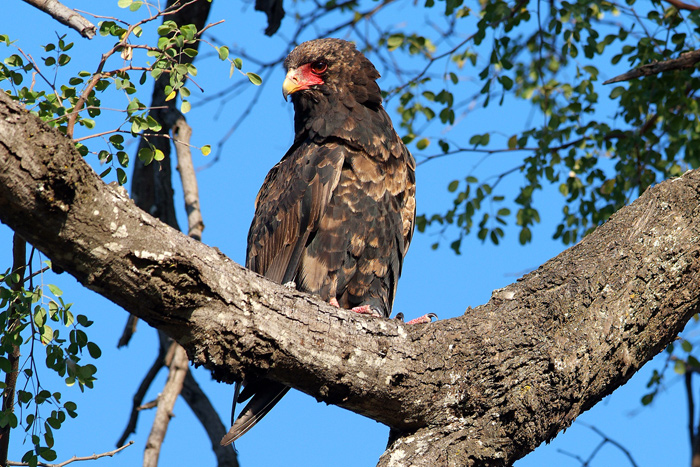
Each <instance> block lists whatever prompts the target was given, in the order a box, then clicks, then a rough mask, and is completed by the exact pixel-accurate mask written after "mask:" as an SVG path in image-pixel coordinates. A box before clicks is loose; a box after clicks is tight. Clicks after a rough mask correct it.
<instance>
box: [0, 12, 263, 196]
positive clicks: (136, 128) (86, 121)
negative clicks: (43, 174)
mask: <svg viewBox="0 0 700 467" xmlns="http://www.w3.org/2000/svg"><path fill="white" fill-rule="evenodd" d="M181 3H186V2H181ZM143 4H144V3H143V2H141V1H132V0H126V1H125V0H121V1H119V5H120V6H121V7H122V8H129V9H130V10H131V11H137V10H139V8H140V7H141V6H143ZM174 10H175V8H174V7H171V8H169V9H165V10H163V11H159V12H157V13H155V14H153V15H151V16H148V17H147V18H145V19H143V20H140V21H138V22H136V23H134V24H128V23H126V22H124V21H123V20H116V19H114V20H105V21H102V22H100V23H99V29H98V31H99V34H100V35H101V36H104V37H113V38H115V40H116V42H115V44H114V46H113V47H112V48H111V49H110V50H108V51H106V52H105V53H104V54H103V55H102V57H101V58H100V60H99V62H98V63H97V66H96V69H95V71H94V72H89V71H79V72H78V73H77V74H76V75H75V76H70V77H68V78H61V79H59V75H60V71H61V68H63V67H65V66H66V65H68V64H69V63H70V62H71V56H70V55H69V51H70V50H71V49H72V47H73V43H72V42H70V43H67V42H66V41H65V37H66V36H65V35H64V36H59V37H58V38H57V41H56V42H55V43H49V44H46V45H45V46H44V51H45V52H47V53H49V55H48V56H46V57H45V58H43V66H42V64H39V63H37V61H35V60H33V59H32V57H31V55H29V54H27V53H25V52H24V51H23V50H22V49H21V48H19V47H16V50H17V53H13V54H11V55H10V56H9V57H7V58H5V59H4V61H3V63H0V82H2V81H7V82H8V83H9V85H10V86H11V88H12V92H11V95H12V97H14V98H15V99H17V100H19V101H21V102H22V103H23V104H25V105H26V106H27V107H28V108H29V109H30V111H31V112H33V113H34V114H36V115H37V116H39V117H40V118H41V119H42V120H44V121H45V122H47V123H48V124H49V125H51V126H53V127H55V128H57V129H58V130H60V131H61V132H63V133H65V134H67V135H68V136H71V137H73V138H74V140H75V141H76V143H77V147H78V149H79V150H80V152H81V154H82V155H83V156H87V155H88V154H90V153H92V154H95V155H97V157H98V159H99V161H100V162H101V163H102V164H106V165H108V166H107V168H106V169H105V170H104V171H103V172H102V173H101V174H100V176H101V177H106V176H107V175H108V174H110V173H111V172H112V169H114V168H115V167H116V171H115V172H116V178H117V181H118V182H119V184H121V185H123V184H124V183H126V181H127V176H126V172H125V171H124V169H125V168H127V167H128V164H129V155H128V154H127V152H126V150H125V146H124V143H125V135H126V136H127V137H128V136H130V137H136V136H144V138H145V139H146V141H148V138H149V137H150V136H155V135H156V134H158V132H159V131H160V130H161V128H162V127H161V124H160V123H159V122H158V121H156V120H155V119H154V118H153V117H152V116H151V115H150V114H149V112H150V111H151V110H152V109H151V108H149V107H148V106H147V105H146V104H144V103H143V102H141V101H140V100H139V98H138V96H137V89H138V87H139V86H144V85H146V83H147V82H148V80H149V78H151V79H161V78H162V79H167V80H168V85H167V87H166V90H167V98H166V101H170V100H172V99H175V98H176V97H180V99H181V102H180V111H181V112H182V113H183V114H184V113H187V112H188V111H189V110H190V108H191V105H190V102H189V101H188V97H189V96H190V94H191V91H190V87H189V84H192V85H194V86H197V83H196V80H195V78H196V76H197V68H196V67H195V66H194V65H192V63H191V61H192V59H193V58H194V57H196V56H197V54H198V51H197V50H196V49H195V48H193V47H192V45H193V44H194V43H195V42H205V43H207V44H208V42H206V41H204V40H203V39H202V37H201V35H202V32H203V31H197V28H196V27H195V26H194V25H192V24H185V25H178V24H176V23H175V22H174V21H169V20H166V21H164V22H163V23H162V24H161V25H160V26H159V27H158V28H157V30H156V32H157V34H158V36H159V38H158V40H157V45H156V46H151V45H148V43H147V41H146V39H144V37H145V36H143V33H144V28H145V27H147V25H149V23H153V22H154V21H156V20H160V19H162V18H163V17H167V15H168V14H170V13H171V12H172V11H174ZM0 42H2V43H4V44H5V45H6V46H14V42H13V41H12V40H11V39H10V38H9V37H8V36H7V35H0ZM209 45H211V44H209ZM212 47H213V48H215V49H216V51H217V54H218V56H219V58H220V59H221V60H222V61H223V60H228V61H229V62H230V64H231V73H230V74H231V75H232V74H233V73H234V71H239V72H240V73H242V74H244V75H245V76H246V77H247V78H248V79H249V80H250V82H251V83H253V84H255V85H259V84H260V83H261V82H262V80H261V78H260V77H259V76H258V75H256V74H255V73H252V72H248V73H243V72H242V71H241V68H242V61H241V60H240V59H238V58H236V59H231V58H229V52H228V48H227V47H226V46H220V47H216V46H213V45H212ZM139 53H140V54H139ZM141 55H143V56H141ZM111 58H114V60H113V61H119V62H120V65H121V66H118V67H115V68H112V69H109V68H108V64H110V63H111V61H110V59H111ZM44 67H45V68H44ZM47 69H49V70H51V69H52V70H53V76H51V73H50V72H48V71H46V70H47ZM29 74H32V75H36V76H38V77H39V78H41V80H42V81H43V82H44V84H45V85H46V89H40V88H39V87H38V86H35V85H34V82H33V80H32V83H31V84H30V85H29V86H27V84H26V83H25V77H26V76H27V75H29ZM34 77H35V76H33V78H34ZM111 90H114V91H118V92H120V93H123V94H124V96H125V97H126V98H127V101H128V104H127V106H126V107H125V108H124V109H123V112H124V114H125V118H124V120H123V122H122V123H121V124H120V125H119V126H118V127H117V128H113V129H109V130H107V131H100V132H98V133H95V134H88V135H86V136H82V137H78V138H76V137H74V128H75V126H76V125H79V126H82V127H85V128H86V129H87V130H92V129H94V128H95V125H96V121H95V118H96V117H99V116H100V115H101V114H102V111H103V109H102V103H101V100H100V96H102V95H103V94H104V93H105V92H108V91H111ZM158 135H159V136H163V135H162V134H158ZM95 138H100V139H101V140H102V141H103V142H104V143H106V146H107V148H106V149H100V150H95V149H90V148H88V146H86V145H85V144H84V141H87V140H90V139H95ZM200 150H201V151H202V153H203V154H204V155H207V154H209V152H210V151H211V148H210V146H209V145H205V146H203V147H201V148H200ZM137 156H138V157H139V159H141V160H142V161H143V162H144V163H145V164H150V163H151V162H152V161H154V160H156V161H160V160H162V159H163V157H164V155H163V152H162V151H161V150H159V149H157V148H156V147H155V146H154V145H153V144H150V143H149V147H144V148H142V149H140V150H139V152H138V155H137Z"/></svg>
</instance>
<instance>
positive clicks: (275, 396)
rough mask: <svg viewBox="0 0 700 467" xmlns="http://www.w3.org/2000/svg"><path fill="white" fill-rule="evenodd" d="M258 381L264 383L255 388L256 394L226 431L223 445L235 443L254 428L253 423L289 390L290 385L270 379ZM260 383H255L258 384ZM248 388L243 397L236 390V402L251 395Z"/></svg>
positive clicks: (222, 440)
mask: <svg viewBox="0 0 700 467" xmlns="http://www.w3.org/2000/svg"><path fill="white" fill-rule="evenodd" d="M256 383H258V384H259V383H262V384H260V387H257V388H255V389H256V390H255V394H253V398H252V399H251V400H250V402H248V404H247V405H246V406H245V408H244V409H243V410H242V411H241V414H240V415H239V416H238V418H237V419H236V421H235V422H234V423H233V426H232V427H231V429H230V430H229V431H228V433H226V436H224V437H223V438H222V439H221V445H222V446H227V445H229V444H231V443H233V442H234V441H236V440H237V439H238V438H240V437H241V436H243V435H244V434H245V433H246V432H247V431H248V430H250V429H251V428H253V425H255V424H256V423H258V422H259V421H260V420H261V419H262V418H263V417H264V416H265V415H267V413H268V412H269V411H270V410H272V408H273V407H274V406H275V404H277V403H278V402H279V400H280V399H282V397H283V396H284V395H285V394H287V391H289V387H288V386H285V385H284V384H280V383H275V382H273V381H269V380H264V382H262V381H261V382H257V381H256ZM258 384H255V385H256V386H258ZM246 389H248V388H247V387H246V388H245V389H244V390H243V392H242V393H241V396H243V397H238V391H236V393H237V394H236V399H237V400H236V402H241V401H244V400H245V399H247V398H248V397H250V395H248V396H246V395H245V393H247V392H248V391H246Z"/></svg>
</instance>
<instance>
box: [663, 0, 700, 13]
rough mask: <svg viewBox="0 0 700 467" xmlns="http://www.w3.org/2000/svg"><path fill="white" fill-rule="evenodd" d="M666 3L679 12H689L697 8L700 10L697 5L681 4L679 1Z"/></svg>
mask: <svg viewBox="0 0 700 467" xmlns="http://www.w3.org/2000/svg"><path fill="white" fill-rule="evenodd" d="M666 2H667V3H670V4H671V5H673V6H675V7H676V8H678V9H679V10H690V11H695V10H697V9H698V8H700V7H699V6H697V5H691V4H689V3H685V2H682V1H681V0H666Z"/></svg>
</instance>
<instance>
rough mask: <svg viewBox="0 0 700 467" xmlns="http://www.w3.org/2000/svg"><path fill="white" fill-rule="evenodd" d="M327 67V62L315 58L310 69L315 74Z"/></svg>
mask: <svg viewBox="0 0 700 467" xmlns="http://www.w3.org/2000/svg"><path fill="white" fill-rule="evenodd" d="M327 69H328V64H327V63H326V62H324V61H323V60H317V61H315V62H313V63H312V64H311V71H312V72H314V73H315V74H317V75H320V74H321V73H323V72H324V71H326V70H327Z"/></svg>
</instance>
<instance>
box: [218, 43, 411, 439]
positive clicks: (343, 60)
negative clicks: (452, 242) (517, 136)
mask: <svg viewBox="0 0 700 467" xmlns="http://www.w3.org/2000/svg"><path fill="white" fill-rule="evenodd" d="M284 66H285V68H286V69H287V71H288V72H287V77H286V79H285V81H284V85H283V90H284V95H285V98H286V97H287V96H288V95H291V99H292V102H293V103H294V112H295V114H294V129H295V133H296V134H295V138H294V143H293V144H292V147H291V148H290V149H289V150H288V151H287V153H286V154H285V155H284V157H283V158H282V160H281V161H280V162H279V163H278V164H277V165H275V167H273V168H272V170H270V172H269V173H268V174H267V177H266V178H265V181H264V183H263V186H262V188H261V189H260V192H259V193H258V197H257V199H256V203H255V207H256V209H255V217H254V218H253V222H252V224H251V226H250V231H249V233H248V252H247V259H246V266H247V267H249V268H250V269H252V270H253V271H256V272H258V273H260V274H263V275H265V276H266V277H267V278H269V279H270V280H273V281H275V282H278V283H281V284H285V283H289V282H294V283H295V285H296V288H297V289H299V290H301V291H304V292H308V293H312V294H316V295H318V296H320V297H321V298H322V299H323V300H326V301H334V300H333V299H336V300H337V303H338V304H339V305H340V306H342V307H343V308H359V307H363V309H365V310H366V309H367V306H369V307H371V309H372V310H373V311H374V312H375V313H376V314H379V315H381V316H384V317H389V315H390V314H391V308H392V305H393V302H394V295H395V293H396V285H397V282H398V279H399V276H400V275H401V266H402V264H403V258H404V256H405V254H406V251H407V250H408V246H409V243H410V241H411V237H412V235H413V225H414V220H415V161H414V159H413V156H411V154H410V153H409V151H408V149H406V147H405V146H404V144H403V142H402V141H401V139H400V138H399V137H398V135H397V134H396V132H395V131H394V128H393V126H392V124H391V120H390V119H389V116H388V115H387V113H386V112H385V110H384V108H383V107H382V104H381V103H382V97H381V94H380V91H379V86H378V85H377V83H376V79H377V78H379V73H378V72H377V70H376V69H375V68H374V66H373V65H372V63H371V62H370V61H369V60H368V59H367V58H366V57H365V56H364V55H363V54H362V53H360V52H359V51H358V50H357V49H356V48H355V46H354V45H353V44H352V43H350V42H346V41H344V40H340V39H319V40H314V41H309V42H304V43H303V44H301V45H299V46H298V47H297V48H295V49H294V50H293V51H292V52H291V53H290V54H289V56H288V57H287V59H286V60H285V62H284ZM244 384H245V388H244V389H243V391H241V393H240V395H238V391H236V392H237V396H236V399H237V401H236V402H241V401H243V400H245V399H247V398H248V397H250V396H251V395H252V396H253V398H252V400H251V402H250V403H249V404H248V405H247V406H246V408H245V409H243V411H242V413H241V415H240V416H239V417H238V419H237V420H236V422H235V423H234V425H233V427H232V428H231V430H230V431H229V433H228V434H227V435H226V436H225V437H224V439H223V440H222V442H221V443H222V444H228V443H231V442H232V441H234V440H235V439H237V438H238V437H240V436H241V435H242V434H243V433H245V432H246V431H247V430H248V429H250V427H251V426H252V425H254V424H255V423H256V422H257V421H258V420H259V419H260V418H262V416H264V415H265V414H266V413H267V412H268V411H269V410H270V409H271V408H272V406H273V405H274V404H276V403H277V401H279V399H280V398H281V397H282V396H283V395H284V394H285V393H286V392H287V390H288V389H289V388H287V387H286V386H284V385H281V384H279V383H275V382H272V381H268V380H264V379H262V380H256V381H245V382H244Z"/></svg>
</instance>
